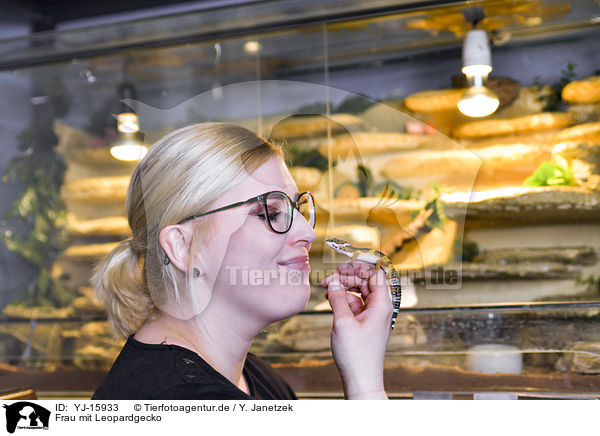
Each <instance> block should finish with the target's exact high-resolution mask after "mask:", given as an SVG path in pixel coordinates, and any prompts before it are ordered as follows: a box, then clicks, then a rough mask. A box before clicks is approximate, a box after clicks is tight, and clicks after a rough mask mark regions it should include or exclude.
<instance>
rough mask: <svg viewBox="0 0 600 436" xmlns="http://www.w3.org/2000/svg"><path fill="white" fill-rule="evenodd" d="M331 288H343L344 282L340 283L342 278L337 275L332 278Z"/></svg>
mask: <svg viewBox="0 0 600 436" xmlns="http://www.w3.org/2000/svg"><path fill="white" fill-rule="evenodd" d="M329 289H330V290H332V289H333V290H336V289H342V284H341V283H340V280H339V279H338V278H337V277H336V278H333V279H331V281H330V282H329Z"/></svg>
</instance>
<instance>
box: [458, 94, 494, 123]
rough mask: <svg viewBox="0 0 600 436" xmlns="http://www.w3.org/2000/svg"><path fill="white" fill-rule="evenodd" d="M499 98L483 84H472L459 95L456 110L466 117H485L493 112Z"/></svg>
mask: <svg viewBox="0 0 600 436" xmlns="http://www.w3.org/2000/svg"><path fill="white" fill-rule="evenodd" d="M499 105H500V100H499V99H498V96H497V95H496V94H494V93H493V92H492V91H490V90H489V89H488V88H487V87H485V86H472V87H470V88H469V89H467V91H466V92H465V93H464V94H463V95H462V96H461V98H460V101H459V102H458V105H457V106H458V110H460V111H461V112H462V113H463V114H465V115H466V116H468V117H474V118H479V117H487V116H488V115H490V114H493V113H494V112H495V111H496V109H498V106H499Z"/></svg>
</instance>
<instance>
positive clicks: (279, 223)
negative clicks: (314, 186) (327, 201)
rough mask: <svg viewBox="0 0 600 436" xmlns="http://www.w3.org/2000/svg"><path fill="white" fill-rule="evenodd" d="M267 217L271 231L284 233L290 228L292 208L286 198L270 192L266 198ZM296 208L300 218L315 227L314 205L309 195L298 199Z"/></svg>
mask: <svg viewBox="0 0 600 436" xmlns="http://www.w3.org/2000/svg"><path fill="white" fill-rule="evenodd" d="M266 201H267V216H268V219H269V223H270V224H271V227H272V228H273V230H275V231H276V232H278V233H285V232H287V231H288V230H289V229H290V228H291V227H292V219H293V215H294V208H293V207H292V205H291V204H290V201H289V200H288V198H287V197H286V196H285V195H284V194H281V193H278V192H272V193H270V194H269V195H268V196H267V199H266ZM298 208H299V210H300V213H301V214H302V216H303V217H304V218H305V219H306V221H307V222H308V223H309V224H310V225H311V227H314V226H315V204H314V201H313V199H312V197H311V196H310V195H309V194H303V195H302V196H301V197H300V198H299V199H298Z"/></svg>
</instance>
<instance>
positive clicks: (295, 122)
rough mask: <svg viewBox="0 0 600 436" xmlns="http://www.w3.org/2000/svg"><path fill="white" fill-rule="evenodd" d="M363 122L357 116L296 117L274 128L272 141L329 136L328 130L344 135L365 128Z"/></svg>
mask: <svg viewBox="0 0 600 436" xmlns="http://www.w3.org/2000/svg"><path fill="white" fill-rule="evenodd" d="M363 124H364V123H363V121H362V120H361V119H360V118H359V117H357V116H356V115H351V114H333V115H330V116H329V118H327V117H325V116H322V115H315V116H296V117H291V118H287V119H285V120H284V121H282V122H280V123H279V124H277V125H275V127H273V130H272V131H271V136H270V138H271V139H274V140H277V141H282V140H286V139H293V138H308V137H313V136H325V135H327V128H328V126H329V128H330V129H331V133H332V134H337V133H343V132H345V131H348V130H352V129H356V128H358V127H361V126H363Z"/></svg>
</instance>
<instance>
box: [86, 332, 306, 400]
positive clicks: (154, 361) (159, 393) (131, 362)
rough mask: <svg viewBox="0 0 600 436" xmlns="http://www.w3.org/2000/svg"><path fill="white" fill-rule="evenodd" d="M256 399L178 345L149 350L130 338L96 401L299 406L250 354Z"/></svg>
mask: <svg viewBox="0 0 600 436" xmlns="http://www.w3.org/2000/svg"><path fill="white" fill-rule="evenodd" d="M243 373H244V376H245V378H246V382H247V384H248V389H249V391H250V395H249V396H248V395H247V394H246V393H245V392H243V391H242V390H240V389H239V388H238V387H237V386H235V385H234V384H233V383H231V382H230V381H229V380H228V379H227V378H225V376H223V375H221V374H220V373H219V372H217V371H216V370H215V369H214V368H213V367H211V366H210V365H209V364H208V363H207V362H206V361H205V360H204V359H202V358H201V357H200V356H199V355H198V354H196V353H194V352H193V351H191V350H188V349H187V348H183V347H180V346H178V345H167V344H144V343H142V342H139V341H137V340H135V339H134V338H133V335H131V336H129V338H128V339H127V342H126V343H125V345H124V346H123V349H122V350H121V353H120V354H119V356H118V357H117V359H116V360H115V362H114V364H113V366H112V368H111V369H110V371H109V373H108V375H107V376H106V378H105V379H104V381H103V382H102V384H101V385H100V387H99V388H98V389H97V390H96V392H95V393H94V395H93V396H92V400H296V399H297V397H296V394H294V391H293V390H292V388H291V387H290V386H289V385H288V384H287V383H286V382H285V381H284V380H283V378H281V376H279V375H278V374H277V373H276V372H275V371H274V370H273V368H271V367H270V366H269V365H268V364H267V363H266V362H264V361H262V360H261V359H259V358H258V357H256V356H255V355H253V354H251V353H248V356H247V358H246V362H245V364H244V369H243Z"/></svg>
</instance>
